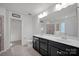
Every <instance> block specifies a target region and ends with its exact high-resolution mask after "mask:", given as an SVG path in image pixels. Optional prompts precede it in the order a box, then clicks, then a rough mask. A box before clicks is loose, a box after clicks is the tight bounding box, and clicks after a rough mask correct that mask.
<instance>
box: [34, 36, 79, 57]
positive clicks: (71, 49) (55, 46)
mask: <svg viewBox="0 0 79 59" xmlns="http://www.w3.org/2000/svg"><path fill="white" fill-rule="evenodd" d="M33 48H34V49H35V50H36V51H37V52H39V53H40V54H41V55H43V56H79V43H78V42H77V41H75V40H74V41H73V40H70V39H68V40H67V39H66V40H65V39H62V38H60V37H55V36H53V35H52V36H51V35H50V36H48V35H34V36H33Z"/></svg>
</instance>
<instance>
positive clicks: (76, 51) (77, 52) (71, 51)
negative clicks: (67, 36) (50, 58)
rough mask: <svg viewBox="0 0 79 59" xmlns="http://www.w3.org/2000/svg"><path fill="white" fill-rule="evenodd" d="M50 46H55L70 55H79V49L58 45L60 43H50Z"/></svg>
mask: <svg viewBox="0 0 79 59" xmlns="http://www.w3.org/2000/svg"><path fill="white" fill-rule="evenodd" d="M49 45H51V46H54V47H56V48H58V49H61V50H63V51H67V52H69V55H79V48H76V47H73V46H69V45H66V44H62V43H58V42H54V41H49Z"/></svg>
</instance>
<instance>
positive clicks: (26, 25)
mask: <svg viewBox="0 0 79 59" xmlns="http://www.w3.org/2000/svg"><path fill="white" fill-rule="evenodd" d="M22 17H23V18H22V45H25V44H27V41H28V40H32V36H33V29H32V28H33V27H32V26H33V25H32V24H33V23H32V17H31V16H28V15H22Z"/></svg>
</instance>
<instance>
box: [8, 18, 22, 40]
mask: <svg viewBox="0 0 79 59" xmlns="http://www.w3.org/2000/svg"><path fill="white" fill-rule="evenodd" d="M10 24H11V25H10V33H11V41H17V40H21V38H22V30H21V29H22V27H21V25H22V23H21V20H16V19H11V22H10Z"/></svg>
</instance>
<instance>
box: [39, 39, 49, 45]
mask: <svg viewBox="0 0 79 59" xmlns="http://www.w3.org/2000/svg"><path fill="white" fill-rule="evenodd" d="M47 41H48V40H46V39H43V38H40V42H42V43H46V44H47Z"/></svg>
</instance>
